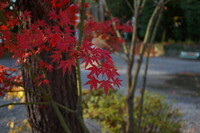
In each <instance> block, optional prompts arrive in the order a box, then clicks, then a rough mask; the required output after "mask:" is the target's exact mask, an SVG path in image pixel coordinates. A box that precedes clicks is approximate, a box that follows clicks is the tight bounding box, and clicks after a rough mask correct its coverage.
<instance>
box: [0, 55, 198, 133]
mask: <svg viewBox="0 0 200 133" xmlns="http://www.w3.org/2000/svg"><path fill="white" fill-rule="evenodd" d="M113 59H114V60H115V62H116V65H117V67H118V68H119V73H120V74H121V79H123V82H122V87H121V88H125V87H126V81H125V77H126V75H125V73H126V71H125V69H126V66H125V65H124V64H125V62H124V61H123V60H121V59H119V58H118V57H117V56H113ZM0 64H3V65H6V66H10V65H14V61H11V60H0ZM143 69H144V66H142V70H143ZM87 73H88V72H87V71H82V80H83V83H84V82H86V81H87V79H86V78H85V77H86V75H87ZM142 73H143V71H141V74H140V78H139V84H138V86H137V87H138V88H140V87H141V83H142V80H141V79H142ZM177 73H195V74H200V61H193V60H180V59H175V58H173V59H171V58H166V57H159V58H151V60H150V65H149V71H148V81H147V88H148V89H149V90H153V91H155V92H158V93H162V94H164V95H166V96H167V100H168V102H169V103H173V107H174V108H179V109H180V110H181V111H182V113H183V115H184V116H183V120H184V126H183V133H200V96H199V95H196V94H197V93H198V92H196V91H190V90H188V89H187V90H186V89H184V87H183V89H177V86H176V85H171V86H170V84H171V83H170V82H168V81H169V80H170V79H173V75H175V74H177ZM197 83H200V82H199V81H197ZM84 87H87V86H84ZM160 88H162V89H160ZM198 89H199V91H200V87H199V88H198V86H197V90H198ZM7 102H11V101H5V100H3V99H2V98H0V104H5V103H7ZM24 118H26V112H25V108H24V107H23V106H15V107H14V109H12V110H8V109H7V108H0V133H8V130H9V128H8V127H7V125H8V122H9V121H16V122H17V123H18V122H20V121H22V120H23V119H24ZM86 123H87V124H88V125H90V127H91V130H93V131H94V133H95V130H99V128H100V127H96V126H95V124H94V123H95V122H90V120H86Z"/></svg>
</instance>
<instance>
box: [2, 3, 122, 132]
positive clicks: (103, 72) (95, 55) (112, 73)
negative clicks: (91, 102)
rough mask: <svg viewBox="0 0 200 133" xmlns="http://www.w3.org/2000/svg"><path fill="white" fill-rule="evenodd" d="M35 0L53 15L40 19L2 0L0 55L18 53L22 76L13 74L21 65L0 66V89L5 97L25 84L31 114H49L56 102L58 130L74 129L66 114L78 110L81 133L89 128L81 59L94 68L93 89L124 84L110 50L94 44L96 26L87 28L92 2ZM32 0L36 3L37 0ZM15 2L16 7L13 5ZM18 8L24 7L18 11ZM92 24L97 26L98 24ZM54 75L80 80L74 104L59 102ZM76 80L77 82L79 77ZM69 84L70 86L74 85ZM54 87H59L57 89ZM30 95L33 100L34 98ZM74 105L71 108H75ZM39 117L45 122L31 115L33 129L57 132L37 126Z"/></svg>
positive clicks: (90, 80)
mask: <svg viewBox="0 0 200 133" xmlns="http://www.w3.org/2000/svg"><path fill="white" fill-rule="evenodd" d="M18 1H19V3H20V2H21V3H23V2H25V1H22V0H21V1H20V0H18ZM35 2H36V4H38V3H39V4H41V3H42V4H44V5H46V6H47V7H48V8H49V9H50V10H49V11H48V14H46V16H44V17H45V19H44V20H43V19H36V18H37V15H39V14H35V12H34V10H32V11H28V10H24V9H22V10H21V9H20V8H19V9H18V7H17V8H15V7H14V6H13V3H12V2H10V1H8V0H4V1H1V3H0V9H1V10H0V12H1V20H2V21H1V26H0V32H1V39H2V43H1V45H0V51H1V54H0V55H1V56H2V55H3V52H9V53H12V55H13V58H16V59H17V63H18V64H19V66H20V67H21V69H18V70H19V71H22V72H21V73H22V81H20V78H21V77H20V75H17V76H13V73H10V72H15V71H17V70H14V69H11V68H6V67H4V66H2V65H1V66H0V84H1V86H0V94H1V96H4V95H5V94H6V92H8V91H10V89H11V88H12V87H13V86H16V87H17V86H22V87H24V89H25V97H26V103H24V104H26V105H27V107H28V109H29V116H30V117H31V115H33V114H34V113H35V112H36V111H40V112H41V110H42V111H44V112H45V111H46V113H47V112H48V111H47V110H49V107H47V106H49V105H51V106H52V108H53V110H54V111H55V114H56V116H57V117H58V121H59V122H60V123H61V124H60V125H61V126H62V128H63V129H61V130H59V131H60V132H71V131H70V130H72V131H73V130H75V129H73V128H72V127H68V124H70V122H65V121H66V120H65V119H64V118H65V117H64V116H63V115H64V114H62V112H65V111H68V112H69V113H74V112H75V115H78V116H77V117H78V121H79V123H81V124H80V126H81V127H82V129H80V130H77V129H78V128H77V129H76V132H88V130H87V128H86V127H85V125H84V123H83V120H81V119H82V117H81V90H82V89H81V81H80V80H81V79H80V66H79V65H80V63H79V60H80V59H82V63H83V64H85V69H86V70H88V71H90V72H89V74H88V76H87V77H88V79H89V80H88V82H86V83H85V85H90V89H91V90H92V89H98V88H99V89H104V91H105V93H107V92H108V90H109V89H114V88H115V87H119V86H120V85H121V83H120V82H121V80H120V79H119V73H118V72H117V69H116V68H115V66H114V63H113V61H112V58H111V56H110V53H109V52H108V51H107V50H103V49H101V48H98V47H95V45H94V44H93V43H92V38H93V36H92V35H91V34H90V33H92V31H91V29H88V28H87V26H86V25H85V27H86V28H84V18H83V17H84V14H85V13H84V10H85V8H87V7H88V5H87V4H85V2H84V1H82V3H78V4H75V3H71V1H69V0H43V1H35ZM37 2H38V3H37ZM30 3H31V2H30ZM26 4H29V3H26ZM32 4H35V3H34V2H33V3H32ZM39 4H38V5H39ZM10 6H12V7H13V8H14V10H9V9H8V8H9V7H10ZM17 10H21V11H23V12H22V13H16V11H17ZM30 10H31V9H30ZM77 13H80V14H81V22H80V24H79V27H80V28H79V36H78V37H76V36H75V30H74V28H73V27H74V26H75V23H76V20H77V16H76V14H77ZM38 18H39V17H38ZM90 26H92V27H95V25H90ZM14 28H17V32H13V29H14ZM99 28H100V27H99ZM93 30H95V28H93ZM106 32H108V31H106ZM83 34H84V37H83ZM118 41H121V40H118ZM9 71H10V72H9ZM52 74H57V75H58V74H61V75H62V76H63V79H68V78H70V77H71V78H72V81H70V80H69V79H68V80H69V81H63V82H72V84H73V86H74V85H76V86H74V87H75V88H73V87H72V88H71V89H76V88H77V91H76V92H75V93H76V95H77V97H76V96H75V97H74V98H75V101H76V102H75V105H71V104H72V103H68V104H69V106H68V107H67V106H65V104H62V102H61V103H59V99H56V93H57V92H56V91H60V90H56V89H57V88H54V87H56V86H55V85H54V84H56V81H55V80H54V81H53V79H52ZM54 76H55V75H54ZM74 76H75V77H74ZM55 77H56V76H55ZM58 77H60V76H58ZM60 78H62V77H60ZM74 79H75V80H77V81H74ZM62 84H63V83H62ZM70 84H71V83H70ZM70 84H69V86H71V85H70ZM69 86H66V87H69ZM52 87H53V89H55V90H52ZM60 93H66V92H60ZM33 95H36V96H33ZM67 95H70V94H67ZM71 95H72V94H71ZM30 97H32V98H33V99H32V98H31V99H30ZM54 98H55V99H54ZM34 99H36V100H34ZM60 100H61V99H60ZM62 101H63V100H62ZM34 104H41V105H43V104H45V105H44V106H39V108H38V107H35V106H32V105H34ZM46 104H47V105H46ZM70 106H72V107H71V108H70ZM61 109H62V110H61ZM63 109H64V110H65V111H63ZM76 112H77V113H78V114H77V113H76ZM47 114H48V113H47ZM47 114H44V116H43V117H46V115H47ZM69 117H70V114H69V116H68V117H67V118H68V119H69ZM74 119H76V118H74ZM37 122H44V121H41V120H40V121H38V120H37V118H31V119H30V123H31V126H32V129H33V131H35V132H44V131H45V132H54V129H53V127H52V129H47V128H45V127H38V125H37ZM40 124H41V123H40ZM39 126H41V125H39ZM75 127H76V126H75ZM41 128H43V129H41ZM55 131H56V130H55ZM57 131H58V130H57Z"/></svg>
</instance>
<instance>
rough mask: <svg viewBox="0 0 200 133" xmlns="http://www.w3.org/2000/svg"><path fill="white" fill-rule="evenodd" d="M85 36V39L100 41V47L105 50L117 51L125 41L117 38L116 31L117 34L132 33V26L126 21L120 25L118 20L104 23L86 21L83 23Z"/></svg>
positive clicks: (114, 19)
mask: <svg viewBox="0 0 200 133" xmlns="http://www.w3.org/2000/svg"><path fill="white" fill-rule="evenodd" d="M85 27H86V28H85V35H86V36H87V38H90V39H94V38H98V39H101V40H102V42H101V43H104V44H101V46H100V47H104V48H107V49H109V50H111V51H119V50H120V48H121V45H122V44H123V42H124V41H125V40H124V39H123V37H120V36H117V33H116V31H118V32H119V33H121V34H122V33H125V32H126V33H129V32H132V25H131V23H130V22H129V21H128V22H127V23H125V24H121V23H120V21H119V19H118V18H113V19H112V20H107V21H105V22H96V21H93V20H87V21H86V23H85Z"/></svg>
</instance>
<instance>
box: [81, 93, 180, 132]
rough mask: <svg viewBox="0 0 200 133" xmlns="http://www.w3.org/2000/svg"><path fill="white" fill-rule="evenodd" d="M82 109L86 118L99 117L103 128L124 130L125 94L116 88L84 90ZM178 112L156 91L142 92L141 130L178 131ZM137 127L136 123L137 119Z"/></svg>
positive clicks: (136, 111)
mask: <svg viewBox="0 0 200 133" xmlns="http://www.w3.org/2000/svg"><path fill="white" fill-rule="evenodd" d="M139 99H140V98H139V97H137V98H136V100H135V118H136V121H137V120H138V116H139ZM83 109H84V110H83V112H84V117H85V118H92V119H96V120H98V121H99V123H100V125H101V126H102V129H103V132H106V133H123V132H125V127H126V118H127V116H126V108H125V96H124V95H123V94H122V93H119V92H117V91H112V92H109V94H107V95H106V94H104V92H103V91H100V90H95V91H92V92H90V93H84V99H83ZM180 116H181V114H180V112H179V111H178V110H177V109H172V108H171V106H170V105H168V104H166V103H164V98H162V97H161V96H159V95H157V94H153V93H152V94H147V93H146V96H145V102H144V110H143V117H142V124H141V126H142V127H141V130H140V131H141V133H180V129H181V121H180ZM136 127H137V123H136Z"/></svg>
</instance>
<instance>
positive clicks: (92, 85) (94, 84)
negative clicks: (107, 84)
mask: <svg viewBox="0 0 200 133" xmlns="http://www.w3.org/2000/svg"><path fill="white" fill-rule="evenodd" d="M88 79H89V80H88V81H87V82H86V83H85V84H84V85H90V90H93V89H97V86H98V84H99V80H97V79H96V78H95V77H94V76H88Z"/></svg>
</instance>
